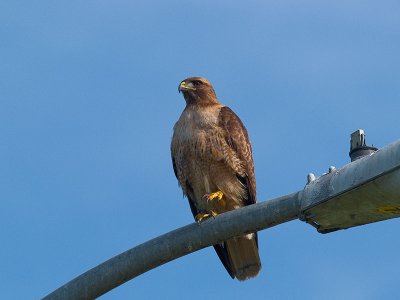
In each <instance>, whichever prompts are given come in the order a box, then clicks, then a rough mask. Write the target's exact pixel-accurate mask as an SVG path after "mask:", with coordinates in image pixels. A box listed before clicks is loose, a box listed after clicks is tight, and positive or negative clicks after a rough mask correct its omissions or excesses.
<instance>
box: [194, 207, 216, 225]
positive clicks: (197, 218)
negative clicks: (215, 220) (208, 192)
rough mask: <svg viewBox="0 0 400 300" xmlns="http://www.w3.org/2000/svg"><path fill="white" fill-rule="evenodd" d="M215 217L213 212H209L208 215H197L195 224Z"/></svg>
mask: <svg viewBox="0 0 400 300" xmlns="http://www.w3.org/2000/svg"><path fill="white" fill-rule="evenodd" d="M216 215H217V213H216V212H215V211H212V210H211V211H210V212H209V213H199V214H197V215H196V217H195V220H196V222H197V223H201V222H203V221H204V220H207V219H209V218H211V217H215V216H216Z"/></svg>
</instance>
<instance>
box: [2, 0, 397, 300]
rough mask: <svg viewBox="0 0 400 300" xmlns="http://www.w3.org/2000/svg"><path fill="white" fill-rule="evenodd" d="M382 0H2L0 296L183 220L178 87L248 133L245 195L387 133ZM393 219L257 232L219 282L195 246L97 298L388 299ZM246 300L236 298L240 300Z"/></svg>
mask: <svg viewBox="0 0 400 300" xmlns="http://www.w3.org/2000/svg"><path fill="white" fill-rule="evenodd" d="M399 10H400V4H399V3H398V2H397V1H380V2H379V3H378V2H373V1H367V2H366V1H313V0H310V1H279V2H278V1H272V2H271V1H268V2H266V1H252V0H250V1H246V2H242V1H200V2H199V1H193V2H189V1H122V0H121V1H118V0H116V1H103V0H98V1H41V2H32V1H4V2H2V3H1V4H0V18H1V24H2V26H1V28H0V65H1V68H0V90H1V109H0V139H1V144H0V157H1V159H0V199H1V202H0V238H1V247H0V270H1V272H0V296H1V298H3V299H37V298H40V297H43V296H45V295H46V294H47V293H49V292H51V291H52V290H54V289H56V288H57V287H59V286H61V285H62V284H64V283H66V282H67V281H69V280H71V279H72V278H74V277H75V276H77V275H79V274H81V273H83V272H85V271H87V270H88V269H90V268H92V267H94V266H96V265H97V264H99V263H101V262H103V261H105V260H107V259H109V258H110V257H112V256H114V255H116V254H119V253H121V252H123V251H125V250H127V249H129V248H131V247H133V246H135V245H138V244H140V243H142V242H144V241H146V240H148V239H151V238H153V237H156V236H158V235H161V234H163V233H165V232H168V231H170V230H173V229H175V228H177V227H180V226H183V225H186V224H188V223H190V222H192V215H191V213H190V210H189V207H188V204H187V200H186V199H183V198H182V192H181V191H180V189H179V188H178V185H177V181H176V179H175V177H174V174H173V171H172V165H171V161H170V153H169V144H170V140H171V135H172V127H173V125H174V123H175V122H176V120H177V119H178V117H179V115H180V113H181V111H182V110H183V108H184V100H183V97H182V95H180V94H178V93H177V87H178V84H179V82H180V81H181V80H182V79H184V78H185V77H188V76H192V75H200V76H204V77H207V78H208V79H209V80H210V81H211V82H212V83H213V85H214V88H215V90H216V92H217V95H218V96H219V99H220V100H221V101H222V102H223V103H224V104H226V105H228V106H230V107H231V108H232V109H233V110H234V111H235V112H236V113H237V114H238V115H239V116H240V117H241V119H242V120H243V122H244V123H245V125H246V127H247V129H248V131H249V134H250V138H251V141H252V144H253V151H254V160H255V167H256V176H257V184H258V199H259V200H260V201H265V200H267V199H271V198H273V197H277V196H279V195H283V194H288V193H290V192H293V191H297V190H300V189H302V188H303V187H304V184H305V183H306V176H307V173H309V172H314V173H315V174H316V175H320V174H322V173H324V172H326V171H327V170H328V168H329V166H331V165H334V166H336V167H341V166H343V165H344V164H347V163H348V162H349V158H348V151H349V136H350V133H352V132H353V131H355V130H357V129H359V128H363V129H364V130H365V131H366V133H367V142H368V143H369V144H374V145H375V146H377V147H382V146H384V145H386V144H388V143H390V142H392V141H395V140H397V139H399V136H400V133H399V122H398V116H399V113H398V112H399V111H400V104H399V103H400V101H399V97H400V85H399V80H400V76H399V70H400V60H399V53H400V31H399V28H400V18H399ZM398 230H399V221H398V220H396V219H395V220H390V221H386V222H381V223H376V224H372V225H368V226H363V227H358V228H354V229H350V230H346V231H339V232H335V233H331V234H328V235H321V234H318V233H317V232H316V231H315V230H314V228H312V227H311V226H309V225H306V224H305V223H302V222H300V221H293V222H290V223H287V224H283V225H280V226H277V227H275V228H272V229H268V230H265V231H262V232H260V235H259V236H260V237H259V241H260V253H261V257H262V263H263V269H262V272H261V274H260V275H259V277H257V278H256V279H254V280H250V281H247V282H238V281H233V280H232V279H230V277H229V276H228V275H227V273H226V272H225V270H224V268H223V267H222V265H221V263H220V262H219V260H218V258H217V256H216V254H215V253H214V251H213V249H211V248H208V249H204V250H202V251H199V252H196V253H193V254H191V255H189V256H186V257H183V258H181V259H179V260H176V261H173V262H171V263H169V264H166V265H164V266H162V267H160V268H157V269H155V270H152V271H150V272H148V273H146V274H144V275H142V276H140V277H138V278H136V279H134V280H132V281H130V282H128V283H126V284H124V285H123V286H121V287H119V288H117V289H115V290H113V291H111V292H110V293H108V294H106V295H104V296H103V297H102V299H128V298H137V299H144V298H146V299H180V298H183V297H190V298H191V299H204V298H205V297H207V298H212V299H216V298H218V297H224V298H225V297H226V298H228V297H230V299H241V298H242V297H244V296H248V297H249V299H394V298H395V295H396V294H397V293H398V284H399V280H398V269H399V263H398V259H397V258H398V250H397V249H398V247H399V246H400V242H399V239H398V238H397V236H398ZM250 297H251V298H250Z"/></svg>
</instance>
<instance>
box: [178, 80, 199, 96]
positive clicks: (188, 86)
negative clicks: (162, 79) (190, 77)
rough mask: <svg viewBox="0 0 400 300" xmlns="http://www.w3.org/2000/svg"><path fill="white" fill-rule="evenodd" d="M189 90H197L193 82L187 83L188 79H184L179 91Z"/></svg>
mask: <svg viewBox="0 0 400 300" xmlns="http://www.w3.org/2000/svg"><path fill="white" fill-rule="evenodd" d="M187 90H193V91H195V90H196V89H195V88H194V87H193V84H192V83H191V82H189V83H187V82H186V81H182V82H181V83H180V84H179V86H178V92H179V93H180V92H181V91H182V92H184V91H187Z"/></svg>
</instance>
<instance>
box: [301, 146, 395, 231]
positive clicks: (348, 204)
mask: <svg viewBox="0 0 400 300" xmlns="http://www.w3.org/2000/svg"><path fill="white" fill-rule="evenodd" d="M399 216H400V141H397V142H395V143H393V144H390V145H388V146H386V147H384V148H382V149H380V150H378V151H377V152H375V153H373V154H371V155H369V156H366V157H363V158H360V159H358V160H356V161H354V162H352V163H350V164H347V165H346V166H344V167H343V168H341V169H338V170H334V171H333V172H331V173H328V174H325V175H322V176H321V177H318V178H316V179H315V180H313V181H312V182H310V183H308V184H307V185H306V187H305V188H304V191H303V194H302V217H301V218H302V220H304V221H306V222H307V223H310V224H311V225H313V226H314V227H316V228H317V230H318V231H319V232H321V233H327V232H331V231H334V230H338V229H346V228H349V227H353V226H358V225H363V224H368V223H372V222H377V221H381V220H385V219H390V218H394V217H399Z"/></svg>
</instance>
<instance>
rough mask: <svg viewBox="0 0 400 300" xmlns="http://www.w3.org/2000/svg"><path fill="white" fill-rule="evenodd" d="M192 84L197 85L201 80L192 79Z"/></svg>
mask: <svg viewBox="0 0 400 300" xmlns="http://www.w3.org/2000/svg"><path fill="white" fill-rule="evenodd" d="M192 84H193V85H194V86H198V85H200V84H201V82H200V81H198V80H193V81H192Z"/></svg>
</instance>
